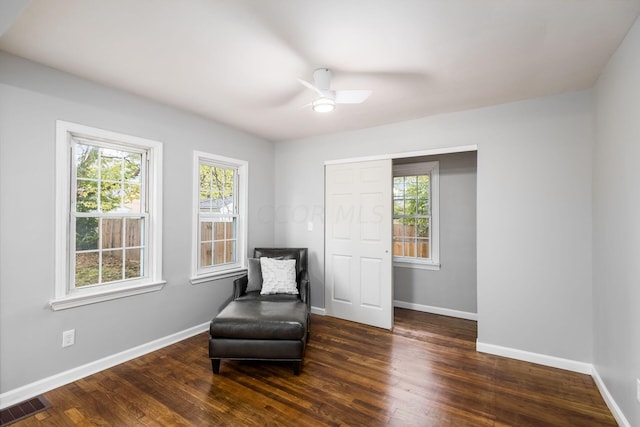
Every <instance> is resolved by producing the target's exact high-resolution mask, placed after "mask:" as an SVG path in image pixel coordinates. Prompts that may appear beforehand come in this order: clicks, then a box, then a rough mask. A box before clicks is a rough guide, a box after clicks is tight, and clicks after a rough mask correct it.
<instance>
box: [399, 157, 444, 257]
mask: <svg viewBox="0 0 640 427" xmlns="http://www.w3.org/2000/svg"><path fill="white" fill-rule="evenodd" d="M438 180H439V179H438V162H421V163H407V164H395V165H394V166H393V259H394V265H396V266H400V267H421V268H428V269H437V268H439V266H440V265H439V262H440V260H439V258H440V257H439V252H440V251H439V247H438V246H439V245H438V243H439V239H438Z"/></svg>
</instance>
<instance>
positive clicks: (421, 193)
mask: <svg viewBox="0 0 640 427" xmlns="http://www.w3.org/2000/svg"><path fill="white" fill-rule="evenodd" d="M417 196H418V198H425V199H428V198H429V175H420V176H418V191H417Z"/></svg>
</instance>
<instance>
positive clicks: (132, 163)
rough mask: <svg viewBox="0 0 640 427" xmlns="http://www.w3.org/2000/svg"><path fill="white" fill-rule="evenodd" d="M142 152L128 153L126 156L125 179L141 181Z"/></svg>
mask: <svg viewBox="0 0 640 427" xmlns="http://www.w3.org/2000/svg"><path fill="white" fill-rule="evenodd" d="M141 178H142V154H141V153H128V154H127V155H126V156H125V157H124V179H125V181H127V182H141V180H142V179H141Z"/></svg>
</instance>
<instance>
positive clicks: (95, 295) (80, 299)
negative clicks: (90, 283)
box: [49, 281, 167, 311]
mask: <svg viewBox="0 0 640 427" xmlns="http://www.w3.org/2000/svg"><path fill="white" fill-rule="evenodd" d="M165 283H167V282H165V281H159V282H152V283H145V284H144V285H137V286H128V287H126V288H118V289H110V290H105V291H98V292H91V293H75V294H71V295H67V296H65V297H62V298H58V299H54V300H51V301H49V305H50V306H51V309H52V310H53V311H59V310H66V309H68V308H74V307H80V306H83V305H88V304H95V303H98V302H102V301H109V300H113V299H118V298H124V297H129V296H133V295H140V294H145V293H147V292H155V291H159V290H160V289H162V288H163V287H164V285H165Z"/></svg>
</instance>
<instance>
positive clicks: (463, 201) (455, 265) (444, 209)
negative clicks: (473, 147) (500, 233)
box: [393, 151, 478, 314]
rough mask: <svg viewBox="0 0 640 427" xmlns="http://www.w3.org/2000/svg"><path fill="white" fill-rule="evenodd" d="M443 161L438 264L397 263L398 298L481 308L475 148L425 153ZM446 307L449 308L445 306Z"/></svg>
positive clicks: (411, 303) (395, 286)
mask: <svg viewBox="0 0 640 427" xmlns="http://www.w3.org/2000/svg"><path fill="white" fill-rule="evenodd" d="M420 159H421V160H423V161H434V160H435V161H438V162H439V163H440V165H439V170H440V179H439V183H440V185H439V187H440V191H439V195H440V196H439V199H440V215H439V217H440V264H441V267H440V270H423V269H418V268H404V267H394V269H393V290H394V299H395V300H397V301H401V302H404V303H408V304H409V305H408V306H409V307H415V304H417V305H418V308H421V307H419V306H428V307H427V309H431V307H437V308H443V309H446V310H454V311H456V312H463V313H467V314H475V313H477V300H478V297H477V280H476V274H477V273H476V271H477V265H476V246H477V245H476V161H477V156H476V152H475V151H467V152H462V153H455V154H444V155H438V156H427V157H422V158H420ZM423 308H424V307H423ZM445 312H448V311H445Z"/></svg>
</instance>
